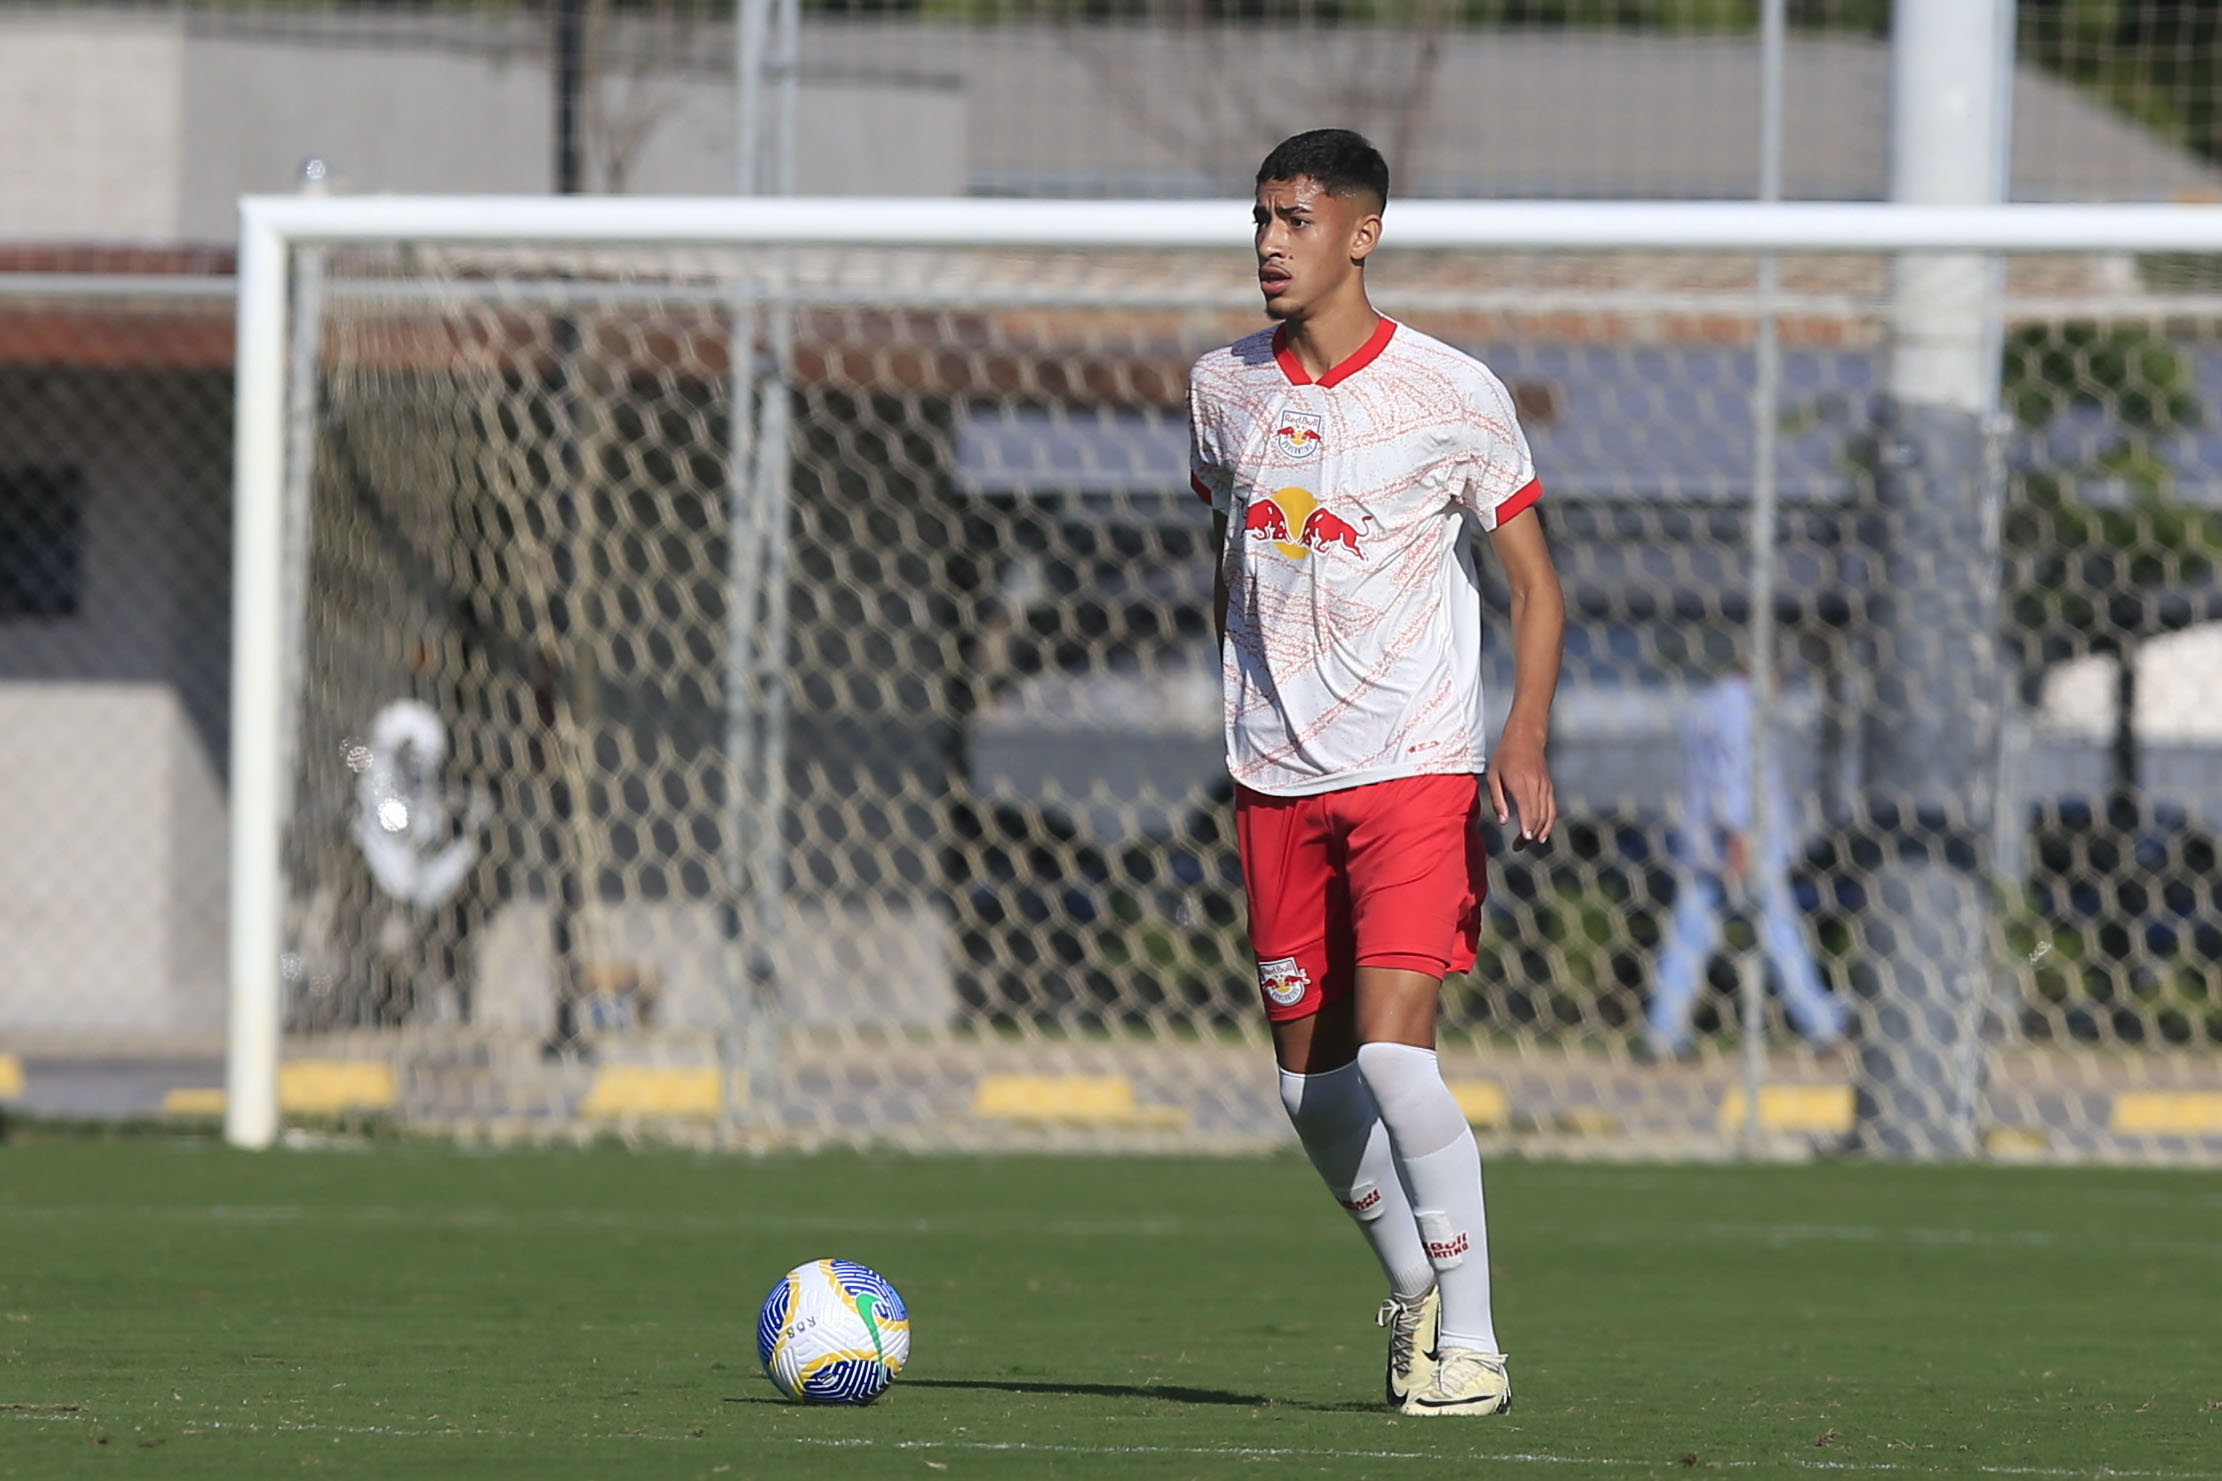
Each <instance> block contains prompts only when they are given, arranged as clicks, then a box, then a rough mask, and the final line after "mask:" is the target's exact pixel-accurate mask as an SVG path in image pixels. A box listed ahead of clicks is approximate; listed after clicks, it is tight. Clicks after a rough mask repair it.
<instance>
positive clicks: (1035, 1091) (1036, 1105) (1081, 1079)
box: [972, 1075, 1188, 1126]
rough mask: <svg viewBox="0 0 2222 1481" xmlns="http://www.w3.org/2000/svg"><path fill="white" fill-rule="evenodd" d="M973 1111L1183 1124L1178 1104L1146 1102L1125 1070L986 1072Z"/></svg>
mask: <svg viewBox="0 0 2222 1481" xmlns="http://www.w3.org/2000/svg"><path fill="white" fill-rule="evenodd" d="M972 1114H973V1115H975V1116H992V1117H996V1118H999V1119H1002V1120H1008V1121H1080V1122H1097V1123H1111V1124H1115V1125H1119V1126H1185V1125H1187V1124H1188V1112H1187V1111H1186V1110H1185V1109H1184V1108H1182V1107H1180V1106H1145V1105H1142V1104H1141V1103H1139V1102H1138V1101H1136V1100H1135V1098H1134V1082H1133V1081H1132V1080H1129V1079H1128V1078H1127V1077H1126V1076H1124V1075H987V1076H984V1077H983V1078H982V1079H981V1081H980V1084H979V1088H978V1089H977V1090H975V1091H974V1092H973V1095H972Z"/></svg>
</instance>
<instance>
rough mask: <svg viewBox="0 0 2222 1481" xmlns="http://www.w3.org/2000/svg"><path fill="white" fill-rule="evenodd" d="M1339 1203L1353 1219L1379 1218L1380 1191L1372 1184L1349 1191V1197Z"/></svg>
mask: <svg viewBox="0 0 2222 1481" xmlns="http://www.w3.org/2000/svg"><path fill="white" fill-rule="evenodd" d="M1339 1201H1340V1202H1341V1204H1342V1206H1343V1207H1344V1208H1346V1209H1348V1210H1350V1213H1351V1216H1352V1217H1354V1218H1359V1219H1377V1218H1379V1217H1380V1216H1381V1190H1380V1188H1378V1187H1376V1186H1375V1185H1374V1184H1372V1183H1367V1184H1364V1185H1363V1186H1361V1187H1356V1188H1353V1189H1351V1190H1350V1196H1349V1197H1348V1198H1345V1199H1341V1200H1339Z"/></svg>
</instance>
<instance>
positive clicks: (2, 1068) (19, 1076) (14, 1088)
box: [0, 1054, 23, 1100]
mask: <svg viewBox="0 0 2222 1481" xmlns="http://www.w3.org/2000/svg"><path fill="white" fill-rule="evenodd" d="M21 1094H23V1061H22V1060H20V1059H17V1058H16V1057H15V1056H14V1055H12V1054H0V1100H14V1099H15V1098H16V1097H17V1096H19V1095H21Z"/></svg>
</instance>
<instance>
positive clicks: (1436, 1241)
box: [1412, 1208, 1473, 1270]
mask: <svg viewBox="0 0 2222 1481" xmlns="http://www.w3.org/2000/svg"><path fill="white" fill-rule="evenodd" d="M1412 1217H1413V1220H1414V1221H1415V1222H1416V1223H1418V1225H1419V1226H1420V1244H1421V1245H1422V1246H1423V1247H1424V1248H1425V1249H1426V1250H1427V1263H1428V1264H1430V1265H1432V1266H1434V1267H1435V1268H1436V1269H1437V1270H1456V1269H1457V1268H1458V1267H1459V1266H1461V1265H1463V1264H1465V1263H1466V1252H1467V1251H1468V1250H1470V1249H1472V1248H1473V1245H1472V1243H1471V1242H1470V1241H1469V1240H1468V1239H1467V1238H1466V1231H1465V1230H1463V1229H1454V1228H1452V1227H1451V1222H1450V1215H1449V1214H1446V1213H1444V1212H1443V1211H1442V1210H1440V1209H1432V1208H1418V1209H1414V1210H1412Z"/></svg>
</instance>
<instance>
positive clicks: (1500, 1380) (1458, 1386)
mask: <svg viewBox="0 0 2222 1481" xmlns="http://www.w3.org/2000/svg"><path fill="white" fill-rule="evenodd" d="M1511 1407H1512V1375H1511V1374H1509V1373H1507V1372H1506V1371H1505V1366H1504V1354H1503V1353H1501V1352H1475V1351H1474V1350H1473V1349H1472V1348H1470V1347H1446V1348H1444V1349H1443V1350H1442V1351H1441V1352H1439V1353H1437V1354H1436V1355H1435V1376H1434V1377H1433V1378H1431V1379H1430V1380H1428V1382H1427V1383H1426V1384H1425V1385H1424V1386H1422V1387H1419V1388H1415V1389H1413V1390H1412V1396H1411V1397H1410V1398H1408V1399H1406V1400H1405V1401H1404V1412H1405V1413H1406V1414H1502V1413H1504V1412H1505V1411H1506V1410H1508V1409H1510V1408H1511Z"/></svg>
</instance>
